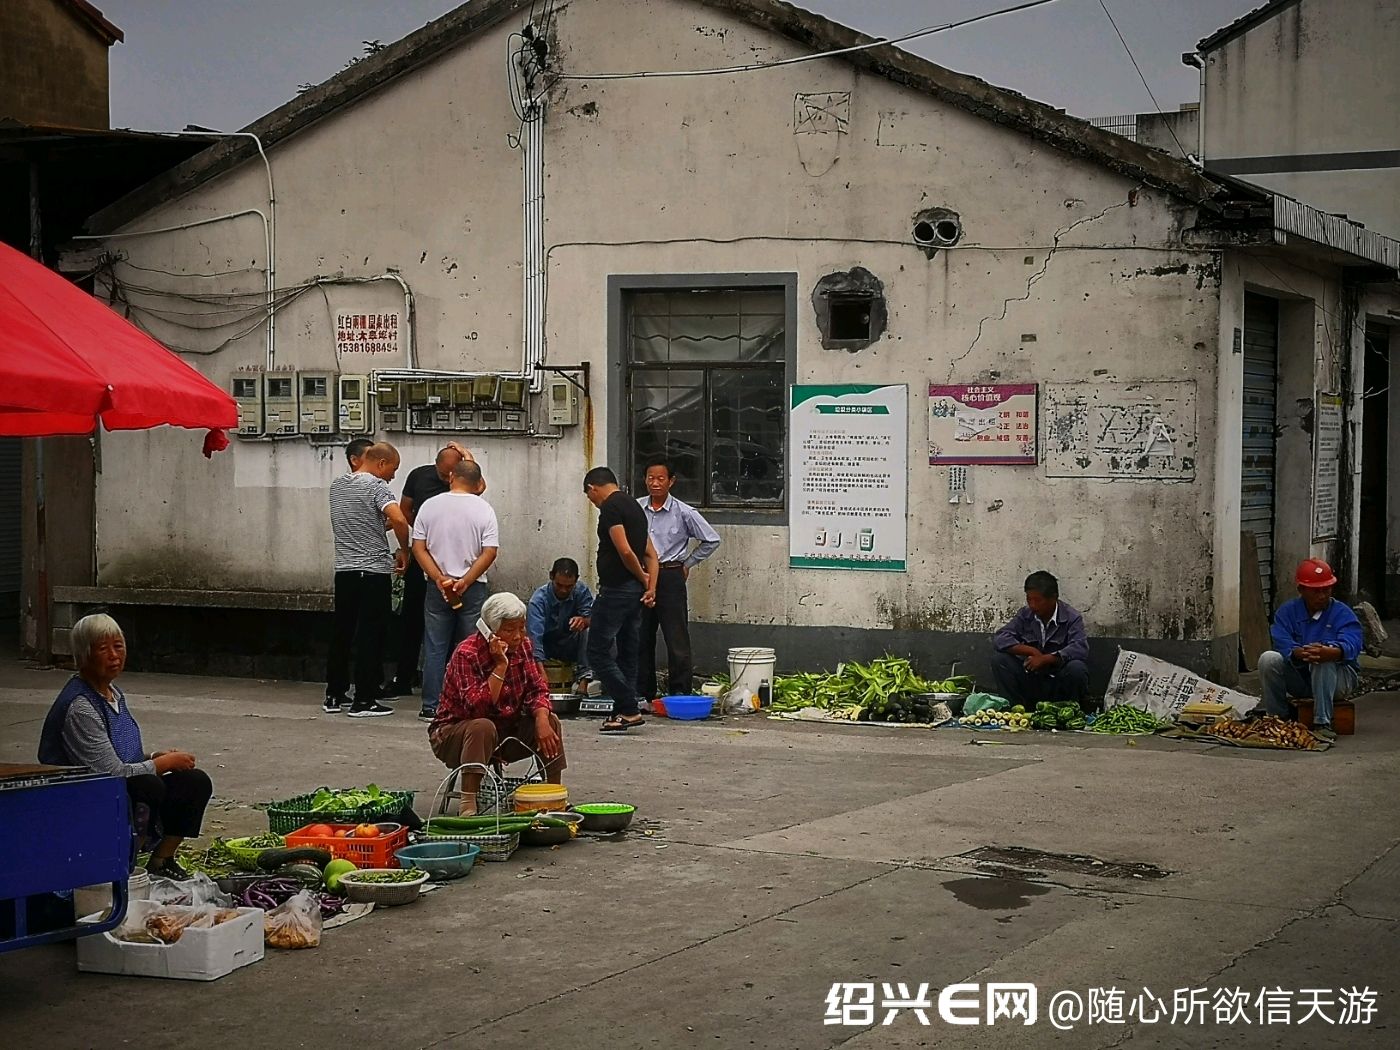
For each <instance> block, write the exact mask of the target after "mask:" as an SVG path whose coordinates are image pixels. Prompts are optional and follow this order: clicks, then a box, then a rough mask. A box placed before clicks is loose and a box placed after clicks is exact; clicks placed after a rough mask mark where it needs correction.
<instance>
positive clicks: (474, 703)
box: [428, 631, 553, 733]
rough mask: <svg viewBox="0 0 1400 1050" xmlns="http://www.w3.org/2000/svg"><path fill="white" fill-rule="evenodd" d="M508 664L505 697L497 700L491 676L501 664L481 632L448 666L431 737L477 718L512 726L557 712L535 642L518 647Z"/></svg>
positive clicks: (503, 693) (473, 634)
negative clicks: (525, 716)
mask: <svg viewBox="0 0 1400 1050" xmlns="http://www.w3.org/2000/svg"><path fill="white" fill-rule="evenodd" d="M506 660H507V663H506V674H505V678H506V680H505V682H504V684H502V686H501V695H500V696H499V697H497V698H496V699H495V700H492V699H491V674H492V672H493V671H494V670H495V663H494V662H493V661H492V659H491V649H490V647H489V644H488V643H487V641H486V639H485V638H484V637H483V636H482V634H481V632H480V631H473V632H472V634H471V637H469V638H468V639H467V640H466V641H465V642H463V643H462V644H461V645H459V646H457V651H456V652H455V653H453V654H452V659H450V660H448V661H447V674H446V677H444V678H443V682H442V693H441V695H439V697H438V709H437V717H436V718H434V719H433V724H432V725H431V726H430V727H429V730H428V731H429V732H430V733H431V732H434V731H435V730H437V729H439V728H440V727H442V726H446V725H450V724H451V723H453V722H469V721H471V720H472V719H473V718H489V719H491V721H493V722H496V723H497V724H509V723H512V722H515V721H517V720H518V719H519V718H520V716H521V715H522V714H525V713H530V714H533V713H534V712H536V711H551V710H553V705H552V704H551V703H550V700H549V683H548V682H547V681H546V680H545V677H544V671H543V670H542V669H541V667H540V665H539V663H538V662H537V661H536V660H535V650H534V647H533V646H532V645H531V644H530V640H529V639H528V638H527V639H525V640H524V641H523V642H521V643H520V644H519V645H512V646H511V647H510V651H509V653H508V654H507V656H506Z"/></svg>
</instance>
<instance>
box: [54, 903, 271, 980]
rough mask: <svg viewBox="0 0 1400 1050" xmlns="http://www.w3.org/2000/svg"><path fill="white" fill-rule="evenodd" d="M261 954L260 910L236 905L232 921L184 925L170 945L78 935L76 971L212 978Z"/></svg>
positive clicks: (143, 910)
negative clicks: (199, 926) (200, 926)
mask: <svg viewBox="0 0 1400 1050" xmlns="http://www.w3.org/2000/svg"><path fill="white" fill-rule="evenodd" d="M158 907H160V905H159V904H157V903H155V902H154V901H132V902H131V904H130V905H129V909H128V912H127V914H128V917H129V918H135V919H141V918H143V917H144V916H145V915H147V914H149V913H150V912H151V911H152V910H154V909H156V908H158ZM96 918H97V917H96V916H88V917H87V918H85V919H83V920H81V921H83V922H90V921H96ZM262 957H263V912H262V909H261V908H239V909H238V918H236V919H230V920H229V921H228V922H224V923H220V924H219V925H218V926H212V927H210V928H209V929H205V930H198V929H187V930H185V932H184V933H183V934H182V935H181V937H180V939H179V940H178V941H176V942H175V943H174V944H133V943H131V942H129V941H119V940H117V939H116V938H115V937H113V936H112V935H111V934H110V933H95V934H89V935H88V936H86V937H79V938H78V969H79V970H82V971H85V972H87V973H117V974H124V975H126V976H131V977H173V978H178V979H180V980H185V981H212V980H215V979H217V978H219V977H222V976H224V974H226V973H232V972H233V971H234V970H237V969H238V968H239V967H241V966H247V965H249V964H250V963H255V962H257V961H258V960H259V959H261V958H262Z"/></svg>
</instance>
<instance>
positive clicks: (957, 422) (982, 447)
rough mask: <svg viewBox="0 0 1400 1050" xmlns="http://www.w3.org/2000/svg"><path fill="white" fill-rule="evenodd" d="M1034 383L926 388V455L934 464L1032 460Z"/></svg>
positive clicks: (1014, 463)
mask: <svg viewBox="0 0 1400 1050" xmlns="http://www.w3.org/2000/svg"><path fill="white" fill-rule="evenodd" d="M1036 391H1037V386H1036V384H1035V383H982V384H966V385H960V386H935V385H933V384H929V388H928V461H929V463H931V464H933V465H935V466H972V465H986V466H1034V465H1035V464H1036V463H1037V461H1038V458H1039V457H1038V454H1037V446H1036Z"/></svg>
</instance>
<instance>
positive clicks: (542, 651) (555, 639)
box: [525, 558, 593, 688]
mask: <svg viewBox="0 0 1400 1050" xmlns="http://www.w3.org/2000/svg"><path fill="white" fill-rule="evenodd" d="M592 615H593V592H592V591H590V590H589V589H588V585H587V584H585V583H584V582H583V581H582V580H580V579H579V578H578V562H576V561H574V559H573V558H560V559H559V560H558V561H556V562H555V563H554V567H553V568H551V569H550V570H549V582H548V583H546V584H544V585H543V586H541V587H539V588H538V589H537V590H536V591H535V593H534V594H532V595H530V604H529V605H528V606H527V607H526V613H525V633H526V634H528V635H529V636H530V642H531V643H532V645H533V646H534V650H535V659H536V660H538V661H540V662H541V663H543V662H544V661H546V660H562V661H564V662H565V663H570V664H573V665H574V682H575V687H576V688H577V686H578V685H579V684H581V683H583V682H584V681H585V680H586V679H588V678H589V677H591V675H592V672H591V671H589V669H588V625H589V620H590V617H592Z"/></svg>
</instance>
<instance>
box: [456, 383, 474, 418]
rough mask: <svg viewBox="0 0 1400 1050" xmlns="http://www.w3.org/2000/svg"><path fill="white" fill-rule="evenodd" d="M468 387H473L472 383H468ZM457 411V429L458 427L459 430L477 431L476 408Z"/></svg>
mask: <svg viewBox="0 0 1400 1050" xmlns="http://www.w3.org/2000/svg"><path fill="white" fill-rule="evenodd" d="M466 385H467V386H469V387H470V386H471V384H470V383H468V384H466ZM456 411H457V427H456V429H457V430H475V429H476V409H474V408H459V409H457V410H456Z"/></svg>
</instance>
